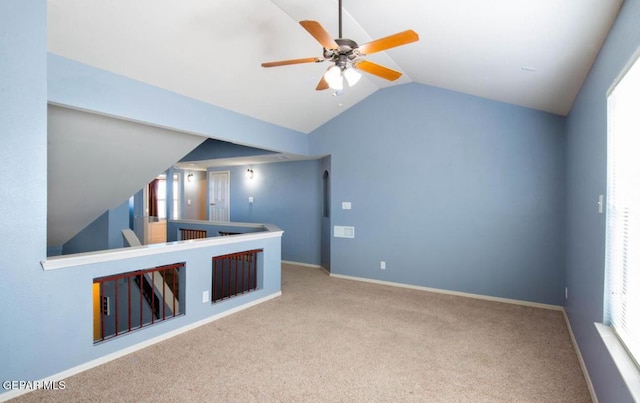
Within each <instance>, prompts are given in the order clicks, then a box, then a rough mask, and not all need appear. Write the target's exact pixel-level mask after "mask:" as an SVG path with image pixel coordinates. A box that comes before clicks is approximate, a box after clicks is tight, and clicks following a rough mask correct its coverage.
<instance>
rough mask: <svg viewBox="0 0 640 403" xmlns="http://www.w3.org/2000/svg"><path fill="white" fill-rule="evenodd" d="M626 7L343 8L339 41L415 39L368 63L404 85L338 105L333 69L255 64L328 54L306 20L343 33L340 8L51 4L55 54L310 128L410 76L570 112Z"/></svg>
mask: <svg viewBox="0 0 640 403" xmlns="http://www.w3.org/2000/svg"><path fill="white" fill-rule="evenodd" d="M622 1H623V0H607V1H603V0H561V1H559V0H485V1H478V0H446V1H443V0H393V1H389V0H387V1H382V0H344V1H343V6H344V19H343V37H346V38H349V39H353V40H355V41H356V42H358V43H360V44H363V43H366V42H369V41H371V40H373V39H378V38H380V37H384V36H387V35H391V34H394V33H396V32H400V31H404V30H406V29H413V30H414V31H416V32H417V33H418V34H419V35H420V41H419V42H415V43H412V44H408V45H405V46H402V47H398V48H395V49H391V50H388V51H386V52H381V53H377V54H374V55H370V56H369V57H367V58H368V60H371V61H374V62H376V63H379V64H383V65H385V66H387V67H390V68H393V69H396V70H399V71H401V72H403V73H404V75H403V77H401V78H400V79H399V80H397V81H395V82H393V83H390V82H387V81H385V80H382V79H379V78H377V77H373V76H370V75H366V74H365V76H366V77H367V78H366V79H362V80H361V81H360V82H359V83H358V84H357V85H356V86H355V87H353V88H347V89H346V90H345V94H344V95H343V96H341V97H333V96H332V95H331V93H330V91H322V92H317V91H315V86H316V84H317V83H318V81H319V79H320V77H321V75H322V74H323V72H324V70H325V69H326V68H327V67H328V64H327V63H312V64H299V65H291V66H285V67H276V68H270V69H265V68H262V67H260V63H261V62H265V61H274V60H282V59H293V58H302V57H315V56H321V54H322V48H321V46H320V45H319V44H318V43H317V42H316V41H315V40H314V39H313V37H312V36H311V35H309V34H308V33H307V32H306V31H305V30H304V29H303V28H302V27H301V26H300V25H299V24H298V21H299V20H304V19H311V20H316V21H319V22H320V23H321V24H322V25H323V26H324V27H325V28H326V29H327V30H328V31H329V32H330V33H331V34H334V35H335V36H336V37H337V32H338V28H337V26H338V11H337V10H338V2H337V1H336V0H314V1H311V0H308V1H300V0H230V1H212V0H180V1H175V0H171V1H169V0H91V1H87V0H48V1H47V3H48V32H49V51H51V52H52V53H56V54H59V55H61V56H65V57H68V58H71V59H74V60H77V61H80V62H82V63H86V64H89V65H92V66H96V67H99V68H103V69H106V70H109V71H112V72H114V73H117V74H121V75H124V76H127V77H130V78H133V79H136V80H139V81H142V82H146V83H149V84H152V85H155V86H158V87H161V88H164V89H168V90H171V91H174V92H177V93H180V94H183V95H186V96H189V97H192V98H195V99H199V100H201V101H204V102H207V103H210V104H213V105H217V106H220V107H223V108H227V109H230V110H233V111H236V112H240V113H242V114H245V115H249V116H253V117H255V118H258V119H261V120H265V121H268V122H271V123H275V124H278V125H281V126H285V127H288V128H291V129H295V130H298V131H301V132H304V133H309V132H311V131H312V130H314V129H315V128H317V127H319V126H320V125H322V124H323V123H325V122H326V121H328V120H330V119H331V118H333V117H335V116H336V115H338V114H339V113H341V112H342V111H344V110H346V109H347V108H349V107H350V106H352V105H354V104H355V103H357V102H359V101H361V100H362V99H364V98H366V97H367V96H369V95H370V94H372V93H373V92H375V91H377V90H378V89H380V88H384V87H385V86H388V85H397V84H402V83H408V82H411V81H414V82H418V83H422V84H427V85H433V86H437V87H442V88H446V89H450V90H454V91H459V92H463V93H468V94H472V95H477V96H481V97H485V98H489V99H493V100H497V101H502V102H508V103H512V104H516V105H522V106H526V107H530V108H534V109H539V110H543V111H548V112H552V113H555V114H559V115H566V114H567V113H568V111H569V109H570V108H571V105H572V102H573V100H574V98H575V96H576V94H577V92H578V91H579V89H580V86H581V85H582V82H583V80H584V78H585V77H586V75H587V73H588V71H589V69H590V67H591V64H592V62H593V60H594V58H595V57H596V55H597V53H598V51H599V49H600V47H601V45H602V42H603V40H604V38H605V37H606V34H607V33H608V31H609V29H610V27H611V25H612V23H613V21H614V19H615V17H616V15H617V13H618V10H619V8H620V6H621V4H622ZM523 67H525V69H523ZM531 69H535V71H532V70H531Z"/></svg>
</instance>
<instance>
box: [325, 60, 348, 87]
mask: <svg viewBox="0 0 640 403" xmlns="http://www.w3.org/2000/svg"><path fill="white" fill-rule="evenodd" d="M324 79H325V80H326V81H327V84H329V88H331V89H334V90H341V89H342V88H343V87H344V83H343V80H342V69H341V68H340V67H339V66H336V65H333V66H331V67H329V68H328V69H327V71H326V72H325V73H324Z"/></svg>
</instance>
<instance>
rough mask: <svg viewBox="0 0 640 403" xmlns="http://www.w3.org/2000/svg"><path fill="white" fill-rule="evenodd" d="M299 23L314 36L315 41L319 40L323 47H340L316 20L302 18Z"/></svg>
mask: <svg viewBox="0 0 640 403" xmlns="http://www.w3.org/2000/svg"><path fill="white" fill-rule="evenodd" d="M300 25H302V27H303V28H304V29H306V30H307V32H309V33H310V34H311V36H313V37H314V38H316V41H318V42H320V45H322V47H323V48H325V49H338V48H339V47H340V46H338V44H337V43H336V41H335V40H334V39H333V37H332V36H331V35H330V34H329V33H328V32H327V30H326V29H324V27H323V26H322V25H320V23H319V22H318V21H312V20H304V21H300Z"/></svg>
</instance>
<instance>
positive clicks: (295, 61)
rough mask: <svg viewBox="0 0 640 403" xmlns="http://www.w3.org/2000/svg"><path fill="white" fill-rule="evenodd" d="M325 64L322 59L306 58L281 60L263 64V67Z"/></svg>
mask: <svg viewBox="0 0 640 403" xmlns="http://www.w3.org/2000/svg"><path fill="white" fill-rule="evenodd" d="M320 62H324V59H323V58H320V57H305V58H303V59H290V60H280V61H278V62H268V63H262V64H261V66H262V67H277V66H286V65H288V64H300V63H320Z"/></svg>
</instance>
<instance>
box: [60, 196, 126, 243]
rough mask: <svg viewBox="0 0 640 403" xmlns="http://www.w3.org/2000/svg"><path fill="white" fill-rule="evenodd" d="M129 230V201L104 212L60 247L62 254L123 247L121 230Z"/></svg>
mask: <svg viewBox="0 0 640 403" xmlns="http://www.w3.org/2000/svg"><path fill="white" fill-rule="evenodd" d="M125 228H129V200H127V201H126V202H124V203H122V204H121V205H120V206H118V207H116V208H112V209H110V210H108V211H105V212H104V214H102V215H101V216H100V217H98V218H96V219H95V220H94V221H93V222H92V223H91V224H89V225H87V226H86V227H85V228H84V229H83V230H82V231H80V232H79V233H78V234H77V235H76V236H74V237H73V238H71V239H70V240H69V241H68V242H67V243H65V244H64V245H63V246H62V254H64V255H68V254H71V253H83V252H93V251H98V250H106V249H116V248H122V247H124V241H123V239H122V230H123V229H125Z"/></svg>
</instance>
